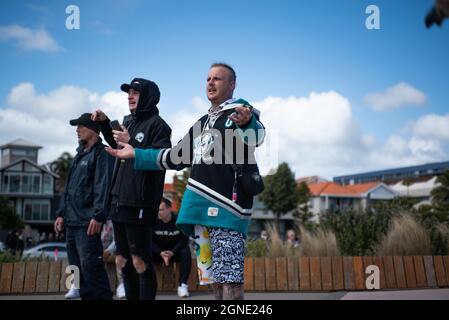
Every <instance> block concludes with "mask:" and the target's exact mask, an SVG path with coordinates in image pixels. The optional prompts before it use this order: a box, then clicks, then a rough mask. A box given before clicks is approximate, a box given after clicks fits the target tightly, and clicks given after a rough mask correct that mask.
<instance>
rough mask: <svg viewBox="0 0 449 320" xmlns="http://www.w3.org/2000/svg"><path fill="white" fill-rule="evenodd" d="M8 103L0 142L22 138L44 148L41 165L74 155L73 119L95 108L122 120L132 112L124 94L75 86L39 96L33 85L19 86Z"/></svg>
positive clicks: (0, 121) (0, 120) (1, 114)
mask: <svg viewBox="0 0 449 320" xmlns="http://www.w3.org/2000/svg"><path fill="white" fill-rule="evenodd" d="M7 103H8V106H7V107H6V108H2V109H0V137H1V138H0V140H1V141H0V143H2V144H3V143H6V142H9V141H12V140H14V139H17V138H23V139H26V140H29V141H31V142H34V143H36V144H39V145H42V146H43V147H44V148H43V149H42V150H41V151H40V152H39V163H46V162H49V161H52V160H54V159H56V158H57V157H58V156H59V155H60V154H61V153H62V152H64V151H68V152H70V153H72V154H74V153H75V149H76V146H77V139H76V134H75V128H74V127H72V126H70V125H69V123H68V122H69V120H70V119H74V118H77V117H78V116H79V115H80V114H82V113H84V112H92V111H94V110H96V109H102V110H104V111H105V112H106V114H108V116H109V117H110V118H111V119H118V120H120V121H121V120H122V119H123V116H124V115H126V114H127V113H129V111H128V103H127V98H126V94H125V93H122V92H112V91H111V92H106V93H105V94H103V95H100V94H98V93H94V92H91V91H89V90H87V89H84V88H80V87H76V86H61V87H59V88H57V89H55V90H53V91H50V92H48V93H46V94H38V93H37V92H36V89H35V88H34V85H33V84H32V83H26V82H25V83H20V84H18V85H17V86H16V87H14V88H13V89H12V90H11V92H10V94H9V96H8V98H7Z"/></svg>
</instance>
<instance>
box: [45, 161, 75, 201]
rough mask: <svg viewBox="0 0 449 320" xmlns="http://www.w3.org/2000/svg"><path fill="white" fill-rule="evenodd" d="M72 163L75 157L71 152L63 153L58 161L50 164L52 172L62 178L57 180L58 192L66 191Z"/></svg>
mask: <svg viewBox="0 0 449 320" xmlns="http://www.w3.org/2000/svg"><path fill="white" fill-rule="evenodd" d="M72 162H73V156H72V155H71V154H70V153H69V152H63V153H62V154H61V155H60V156H59V157H58V158H57V159H56V160H54V161H52V162H50V163H49V164H48V166H49V167H50V169H51V171H53V172H54V173H56V174H57V175H58V176H59V177H60V178H59V179H58V180H56V190H57V192H63V191H64V188H65V185H66V183H67V179H68V178H69V170H70V166H71V165H72Z"/></svg>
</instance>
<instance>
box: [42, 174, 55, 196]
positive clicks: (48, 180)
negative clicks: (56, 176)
mask: <svg viewBox="0 0 449 320" xmlns="http://www.w3.org/2000/svg"><path fill="white" fill-rule="evenodd" d="M43 193H45V194H53V177H52V176H50V175H48V174H46V175H44V187H43Z"/></svg>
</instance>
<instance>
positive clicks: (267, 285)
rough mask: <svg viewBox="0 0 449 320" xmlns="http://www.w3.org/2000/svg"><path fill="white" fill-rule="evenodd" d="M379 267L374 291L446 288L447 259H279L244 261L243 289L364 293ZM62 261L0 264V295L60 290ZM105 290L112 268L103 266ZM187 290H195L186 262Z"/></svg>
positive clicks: (170, 280) (161, 282)
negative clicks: (369, 269) (371, 270)
mask: <svg viewBox="0 0 449 320" xmlns="http://www.w3.org/2000/svg"><path fill="white" fill-rule="evenodd" d="M369 265H375V266H377V267H378V268H379V271H380V272H379V280H380V289H407V288H410V289H416V288H443V287H448V286H449V256H404V257H402V256H394V257H392V256H386V257H299V258H298V257H282V258H245V271H244V272H245V290H246V291H353V290H367V289H366V287H365V281H366V278H367V276H368V275H367V274H365V270H366V267H367V266H369ZM66 267H67V261H60V262H17V263H2V264H0V294H32V293H57V292H66V291H67V289H66V286H65V282H66V277H67V274H66V273H65V269H66ZM178 268H179V265H178V264H173V265H170V266H169V267H165V266H160V265H158V266H157V277H158V289H159V291H175V290H176V288H177V286H178V279H179V272H178ZM107 271H108V275H109V281H110V283H111V287H112V288H115V286H116V273H115V265H114V264H108V265H107ZM188 284H189V290H190V291H208V290H210V288H209V287H208V286H200V285H199V284H198V280H197V276H196V262H195V261H192V272H191V274H190V278H189V283H188Z"/></svg>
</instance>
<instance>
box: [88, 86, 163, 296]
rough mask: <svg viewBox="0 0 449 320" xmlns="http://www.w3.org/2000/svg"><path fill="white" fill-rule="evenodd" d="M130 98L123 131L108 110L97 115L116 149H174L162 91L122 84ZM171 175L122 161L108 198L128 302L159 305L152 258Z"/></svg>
mask: <svg viewBox="0 0 449 320" xmlns="http://www.w3.org/2000/svg"><path fill="white" fill-rule="evenodd" d="M120 88H121V90H122V91H124V92H127V93H128V103H129V110H130V111H131V114H130V115H128V116H125V118H124V119H123V125H122V126H121V130H112V128H111V126H110V121H109V118H108V117H107V116H106V115H105V114H104V112H103V111H101V110H97V111H95V112H94V113H93V114H92V120H94V121H99V123H100V125H101V132H102V133H103V136H104V138H105V139H106V141H107V142H108V143H109V145H110V146H111V147H112V148H117V142H125V143H129V144H131V145H133V146H134V147H139V148H143V149H147V148H150V147H151V148H167V147H170V146H171V143H170V135H171V129H170V127H169V126H168V125H167V124H166V123H165V121H164V120H162V118H161V117H160V116H159V111H158V108H157V106H156V105H157V104H158V102H159V98H160V92H159V88H158V86H157V85H156V83H154V82H153V81H150V80H146V79H142V78H135V79H133V80H132V81H131V83H130V84H127V83H124V84H122V85H121V87H120ZM164 179H165V171H159V172H151V171H143V170H140V171H136V170H134V160H117V161H116V163H115V168H114V175H113V179H112V184H111V187H110V192H109V196H108V200H109V203H110V205H111V212H110V217H111V220H112V222H113V226H114V237H115V242H116V246H117V254H116V263H117V265H118V266H119V267H120V268H122V271H123V280H124V284H125V292H126V298H127V299H128V300H154V299H155V297H156V290H157V280H156V273H155V270H154V266H153V259H152V254H151V243H152V228H153V226H154V222H155V219H156V217H157V213H158V209H159V203H160V201H161V198H162V193H163V188H164Z"/></svg>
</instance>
